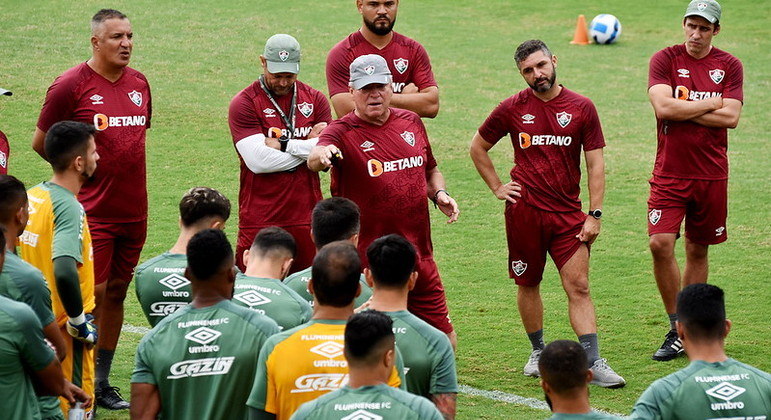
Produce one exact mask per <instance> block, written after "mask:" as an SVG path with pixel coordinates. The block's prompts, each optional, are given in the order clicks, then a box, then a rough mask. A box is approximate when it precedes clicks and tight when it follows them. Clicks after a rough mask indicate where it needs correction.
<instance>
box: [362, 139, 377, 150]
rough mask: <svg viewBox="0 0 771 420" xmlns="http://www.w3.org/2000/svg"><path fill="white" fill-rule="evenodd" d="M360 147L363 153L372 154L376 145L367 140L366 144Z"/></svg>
mask: <svg viewBox="0 0 771 420" xmlns="http://www.w3.org/2000/svg"><path fill="white" fill-rule="evenodd" d="M359 147H361V150H362V152H371V151H373V150H375V143H372V142H371V141H369V140H367V141H365V142H364V143H362V144H360V145H359Z"/></svg>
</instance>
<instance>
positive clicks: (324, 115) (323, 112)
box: [313, 91, 332, 124]
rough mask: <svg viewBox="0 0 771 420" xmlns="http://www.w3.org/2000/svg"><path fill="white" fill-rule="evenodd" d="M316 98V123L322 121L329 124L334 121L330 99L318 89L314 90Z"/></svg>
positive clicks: (314, 106)
mask: <svg viewBox="0 0 771 420" xmlns="http://www.w3.org/2000/svg"><path fill="white" fill-rule="evenodd" d="M314 95H315V97H316V98H315V100H314V101H313V102H314V105H313V109H314V112H315V113H316V120H315V121H314V123H315V124H318V123H320V122H325V123H327V124H329V123H331V122H332V108H330V106H329V100H328V99H327V97H326V96H324V94H323V93H321V92H319V91H316V92H314Z"/></svg>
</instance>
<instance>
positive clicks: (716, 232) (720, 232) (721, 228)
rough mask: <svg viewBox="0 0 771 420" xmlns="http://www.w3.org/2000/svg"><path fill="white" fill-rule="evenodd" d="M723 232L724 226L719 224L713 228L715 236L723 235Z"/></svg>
mask: <svg viewBox="0 0 771 420" xmlns="http://www.w3.org/2000/svg"><path fill="white" fill-rule="evenodd" d="M723 232H725V226H720V227H719V228H717V229H715V236H723Z"/></svg>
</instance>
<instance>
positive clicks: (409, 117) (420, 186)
mask: <svg viewBox="0 0 771 420" xmlns="http://www.w3.org/2000/svg"><path fill="white" fill-rule="evenodd" d="M391 80H392V79H391V72H390V71H389V69H388V66H387V64H386V60H385V59H384V58H383V57H381V56H379V55H376V54H369V55H363V56H361V57H359V58H357V59H356V60H354V61H353V63H351V66H350V87H349V88H348V89H349V93H350V94H351V95H352V97H353V101H354V104H355V109H354V111H353V112H351V113H349V114H348V115H346V116H345V117H343V118H341V119H339V120H337V121H335V122H334V123H332V124H331V125H330V126H329V127H327V129H326V130H324V133H323V134H322V135H321V137H320V138H319V144H318V146H316V147H315V148H314V149H313V151H312V152H311V155H310V157H309V158H308V166H309V167H310V168H311V169H312V170H314V171H320V170H322V169H325V168H329V167H332V195H334V196H340V197H346V198H349V199H350V200H352V201H353V202H355V203H356V204H357V205H358V206H359V208H360V209H361V231H360V234H359V243H358V249H359V254H360V255H362V260H363V261H365V262H366V250H367V247H368V246H369V244H371V243H372V241H374V240H375V239H377V238H379V237H381V236H383V235H387V234H389V233H397V234H399V235H401V236H403V237H405V238H407V239H408V240H409V241H410V242H412V243H413V244H414V245H415V248H416V249H417V251H418V263H417V265H416V271H417V272H418V280H417V284H416V286H415V288H414V289H413V290H412V292H410V295H409V305H408V309H409V311H410V312H412V313H413V314H415V315H417V316H418V317H420V318H422V319H424V320H425V321H426V322H428V323H429V324H431V325H433V326H434V327H436V328H438V329H440V330H442V332H444V333H445V334H447V335H448V336H449V338H450V341H452V342H453V343H454V342H455V332H454V331H453V327H452V324H451V323H450V319H449V311H448V309H447V300H446V298H445V294H444V287H443V286H442V280H441V278H440V277H439V271H438V269H437V267H436V262H434V256H433V245H432V244H431V225H430V220H429V216H428V208H427V206H426V196H428V198H430V199H431V200H433V201H434V203H435V204H436V205H437V207H439V209H441V211H442V212H443V213H444V214H445V215H447V216H448V217H449V218H450V219H449V220H448V223H453V222H455V221H456V220H458V213H459V211H458V205H457V203H456V202H455V200H454V199H453V198H452V197H450V195H449V194H448V193H447V190H446V189H445V183H444V176H443V175H442V173H441V172H440V171H439V168H438V166H437V164H436V159H434V154H433V152H432V151H431V144H429V142H428V134H427V133H426V129H425V127H424V126H423V123H422V122H421V120H420V117H418V115H417V114H415V113H414V112H412V111H407V110H402V109H396V108H390V104H391V98H392V97H393V96H394V94H393V90H392V88H391ZM334 156H339V158H337V159H336V160H334V162H333V159H334V158H333V157H334ZM365 264H366V263H365Z"/></svg>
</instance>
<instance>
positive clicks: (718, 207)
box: [648, 176, 728, 245]
mask: <svg viewBox="0 0 771 420" xmlns="http://www.w3.org/2000/svg"><path fill="white" fill-rule="evenodd" d="M648 182H650V184H651V195H650V198H649V199H648V235H654V234H657V233H675V234H677V235H679V234H680V224H681V223H682V222H683V219H685V236H686V237H687V238H688V239H689V240H690V241H691V242H694V243H697V244H701V245H714V244H719V243H721V242H725V240H726V239H728V230H726V219H727V218H728V180H716V181H713V180H699V179H678V178H664V177H659V176H654V177H653V178H651V179H650V181H648Z"/></svg>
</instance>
